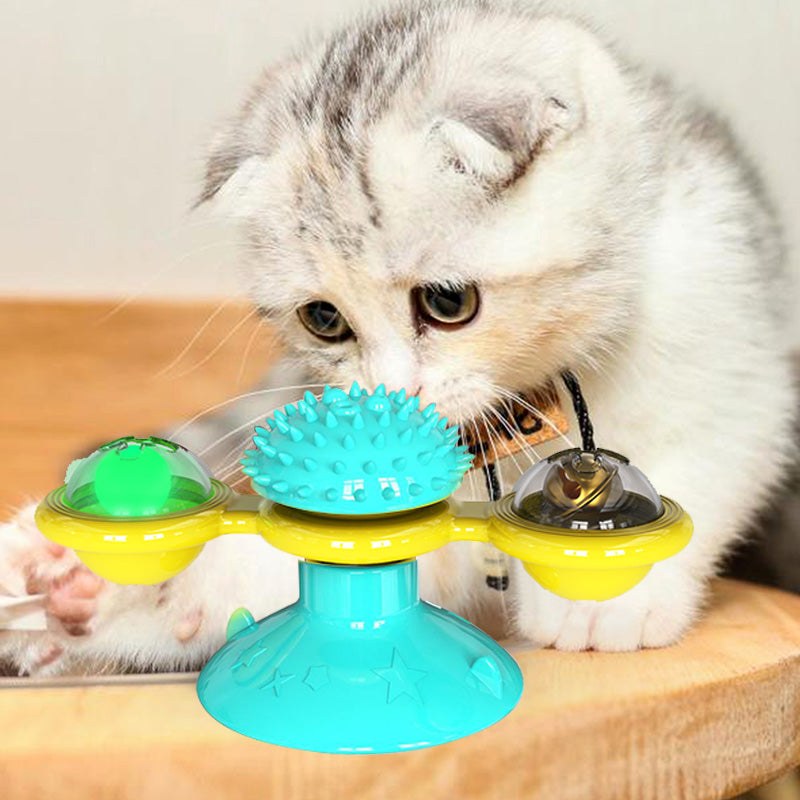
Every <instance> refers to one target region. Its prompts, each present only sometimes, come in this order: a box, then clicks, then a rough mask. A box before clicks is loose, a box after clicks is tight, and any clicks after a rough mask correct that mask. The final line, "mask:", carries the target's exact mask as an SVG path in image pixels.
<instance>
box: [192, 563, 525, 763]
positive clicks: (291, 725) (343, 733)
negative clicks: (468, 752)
mask: <svg viewBox="0 0 800 800" xmlns="http://www.w3.org/2000/svg"><path fill="white" fill-rule="evenodd" d="M299 567H300V598H299V600H298V601H297V602H296V603H295V604H294V605H291V606H289V607H287V608H284V609H282V610H281V611H278V612H277V613H275V614H272V615H271V616H269V617H267V618H266V619H263V620H261V621H260V622H254V620H253V617H252V616H251V615H250V614H249V612H247V611H245V610H243V609H240V610H239V611H238V612H236V613H235V614H234V615H233V616H232V617H231V621H230V623H229V626H228V636H229V640H228V642H227V643H226V644H225V645H224V646H223V647H222V648H221V649H220V650H219V651H218V652H217V653H216V655H214V656H213V658H212V659H211V660H210V661H209V662H208V664H207V665H206V667H205V668H204V669H203V671H202V672H201V673H200V678H199V680H198V683H197V693H198V695H199V697H200V701H201V702H202V704H203V706H204V707H205V708H206V710H207V711H208V712H209V713H210V714H211V715H212V716H213V717H214V718H215V719H217V720H218V721H219V722H221V723H222V724H223V725H226V726H227V727H229V728H232V729H233V730H235V731H238V732H239V733H242V734H244V735H245V736H250V737H252V738H253V739H259V740H261V741H265V742H271V743H273V744H278V745H284V746H286V747H294V748H298V749H301V750H314V751H317V752H325V753H387V752H398V751H403V750H415V749H418V748H422V747H430V746H432V745H437V744H443V743H444V742H449V741H452V740H454V739H458V738H460V737H462V736H467V735H468V734H471V733H475V732H476V731H479V730H481V729H483V728H485V727H487V726H489V725H492V724H493V723H495V722H497V721H498V720H500V719H501V718H502V717H504V716H505V715H506V714H508V713H509V712H510V711H511V710H512V709H513V708H514V706H515V705H516V703H517V701H518V700H519V697H520V694H521V692H522V675H521V673H520V670H519V667H518V666H517V664H516V662H515V661H514V659H513V658H511V656H510V655H509V654H508V653H507V652H506V651H505V650H504V649H503V648H502V647H501V646H500V645H499V644H497V643H496V642H495V641H494V640H493V639H491V638H490V637H489V636H487V635H486V634H485V633H483V632H482V631H480V630H478V629H477V628H475V627H474V626H473V625H471V624H470V623H468V622H467V621H466V620H464V619H462V618H461V617H458V616H456V615H455V614H452V613H450V612H449V611H445V610H443V609H441V608H438V607H437V606H433V605H430V604H429V603H425V602H423V601H420V599H419V595H418V591H417V562H416V561H406V562H401V563H395V564H386V565H381V566H372V567H350V566H338V565H331V564H317V563H312V562H300V565H299Z"/></svg>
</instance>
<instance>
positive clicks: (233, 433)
mask: <svg viewBox="0 0 800 800" xmlns="http://www.w3.org/2000/svg"><path fill="white" fill-rule="evenodd" d="M313 385H316V386H320V385H322V386H343V384H341V383H327V384H313ZM291 388H294V387H285V388H283V389H280V390H276V391H288V390H289V389H291ZM299 388H304V387H302V386H301V387H299ZM305 388H310V385H309V386H307V387H305ZM274 410H275V409H267V410H266V411H264V412H262V413H260V414H258V415H257V416H255V417H252V418H251V419H249V420H247V422H244V423H242V424H241V425H238V426H237V427H235V428H233V430H230V431H228V433H226V434H223V435H222V436H220V437H218V438H217V439H215V440H214V441H213V442H212V443H211V444H209V445H208V446H207V447H205V448H203V450H201V451H200V452H199V453H198V455H199V456H203V455H205V454H206V453H208V452H209V451H210V450H213V449H214V448H215V447H216V446H217V445H219V444H221V443H222V442H224V441H226V440H227V439H230V437H231V436H236V434H237V433H239V432H241V431H243V430H244V429H245V428H249V427H250V426H251V425H255V424H256V422H257V421H258V420H260V419H265V418H266V417H268V416H269V415H270V414H272V413H273V411H274Z"/></svg>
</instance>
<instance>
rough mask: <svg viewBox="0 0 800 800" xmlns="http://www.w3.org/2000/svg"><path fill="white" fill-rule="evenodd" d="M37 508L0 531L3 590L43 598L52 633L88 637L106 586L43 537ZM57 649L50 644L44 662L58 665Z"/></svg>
mask: <svg viewBox="0 0 800 800" xmlns="http://www.w3.org/2000/svg"><path fill="white" fill-rule="evenodd" d="M34 510H35V506H29V507H27V508H25V509H23V510H22V511H21V512H20V513H19V514H18V515H17V516H16V517H15V518H14V519H12V520H11V521H10V522H7V523H5V524H4V525H2V526H0V563H2V568H0V587H2V590H3V591H4V592H5V593H8V594H12V595H16V596H20V597H23V596H25V595H44V609H45V612H46V614H47V623H48V629H49V630H50V631H51V632H52V633H53V634H55V635H56V636H58V635H59V634H66V635H67V636H85V635H86V634H88V633H89V632H90V630H91V622H92V619H93V617H94V615H95V613H96V611H97V599H98V597H99V595H100V593H101V592H102V591H103V589H104V587H105V585H106V582H105V581H104V580H103V579H102V578H98V577H97V576H96V575H95V574H94V573H92V572H90V571H89V570H88V569H87V568H86V567H84V566H83V564H81V563H80V561H79V560H78V559H77V557H76V556H75V554H74V553H73V552H72V551H71V550H68V549H67V548H65V547H62V546H61V545H58V544H54V543H53V542H51V541H49V540H48V539H46V538H45V537H44V536H42V534H41V533H40V532H39V529H38V528H37V527H36V523H35V521H34ZM56 649H57V648H56V646H55V645H54V644H53V643H52V642H48V643H47V646H46V647H44V648H43V651H47V652H46V653H44V652H43V654H42V658H43V659H44V660H45V661H46V662H47V663H48V664H49V663H52V661H53V660H55V657H54V653H55V650H56Z"/></svg>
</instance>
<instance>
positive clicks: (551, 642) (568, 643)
mask: <svg viewBox="0 0 800 800" xmlns="http://www.w3.org/2000/svg"><path fill="white" fill-rule="evenodd" d="M526 579H527V582H526V583H523V585H522V586H521V587H520V599H519V609H518V615H517V620H516V628H517V631H518V633H519V634H520V635H521V636H522V637H524V638H526V639H528V640H530V641H532V642H533V643H535V644H537V645H539V646H541V647H555V648H557V649H559V650H606V651H628V650H638V649H639V648H642V647H666V646H668V645H671V644H675V643H676V642H678V641H679V640H680V639H681V638H682V637H683V635H684V634H685V633H686V632H687V631H688V630H689V628H690V627H691V625H692V623H693V622H694V620H695V618H696V616H697V612H698V608H699V605H700V602H701V599H702V585H701V584H699V583H697V582H696V581H694V580H692V579H691V578H690V577H689V576H688V575H686V574H683V573H681V572H680V570H674V569H672V570H663V571H659V572H658V573H656V571H655V570H654V571H653V573H651V574H650V575H649V576H648V577H647V578H645V580H644V581H642V583H640V584H639V585H638V586H636V587H634V588H633V589H631V590H630V591H628V592H626V593H625V594H623V595H620V596H619V597H615V598H614V599H613V600H606V601H603V602H593V601H571V600H565V599H564V598H562V597H558V596H556V595H554V594H552V593H551V592H548V591H547V590H545V589H543V588H542V587H541V586H539V585H538V584H536V583H535V582H534V581H533V580H531V579H530V577H529V576H527V575H526V574H525V573H524V572H521V574H519V575H518V580H521V581H526Z"/></svg>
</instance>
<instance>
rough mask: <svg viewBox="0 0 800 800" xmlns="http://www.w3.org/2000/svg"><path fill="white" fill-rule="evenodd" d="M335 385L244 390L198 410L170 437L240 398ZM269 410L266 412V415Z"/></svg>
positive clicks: (302, 385)
mask: <svg viewBox="0 0 800 800" xmlns="http://www.w3.org/2000/svg"><path fill="white" fill-rule="evenodd" d="M328 385H331V386H332V385H334V384H325V383H298V384H296V385H294V386H276V387H273V388H270V389H254V390H253V391H250V392H244V393H242V394H237V395H236V396H234V397H229V398H228V399H227V400H222V401H221V402H219V403H214V405H211V406H208V407H207V408H205V409H204V410H203V411H200V412H198V413H197V414H195V415H194V416H193V417H192V418H191V419H188V420H186V422H184V423H183V424H181V425H180V426H178V427H177V428H175V430H174V431H172V433H170V437H171V438H174V437H175V436H178V435H179V434H181V433H183V431H185V430H186V429H187V428H189V427H190V426H191V425H194V423H195V422H197V421H198V420H199V419H202V418H203V417H205V416H208V415H209V414H213V413H214V412H215V411H218V410H219V409H220V408H224V407H225V406H229V405H231V403H238V402H239V401H240V400H246V399H247V398H248V397H258V396H260V395H267V394H274V393H275V392H291V391H305V390H306V389H308V390H309V391H310V390H311V389H322V388H324V387H325V386H328ZM268 413H269V412H265V413H264V415H265V416H266V415H267V414H268Z"/></svg>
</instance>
